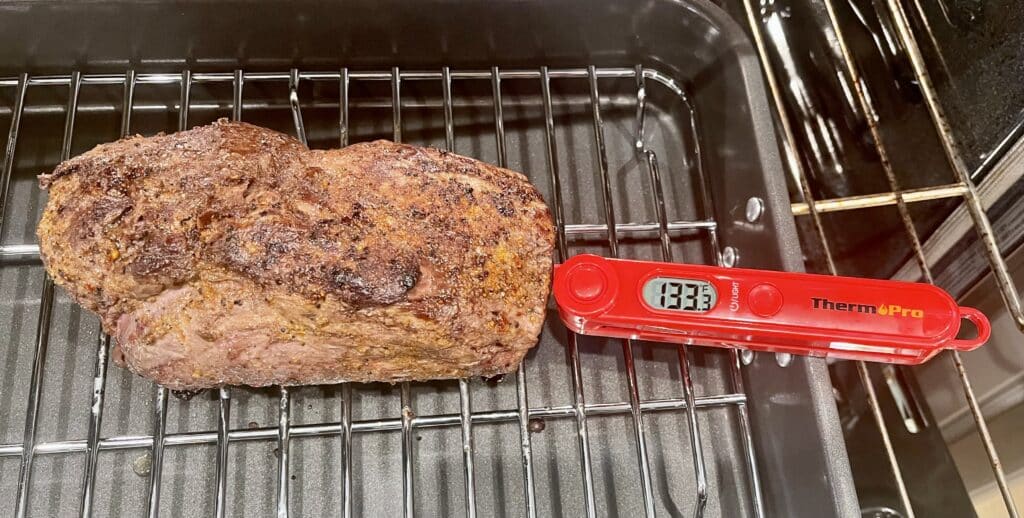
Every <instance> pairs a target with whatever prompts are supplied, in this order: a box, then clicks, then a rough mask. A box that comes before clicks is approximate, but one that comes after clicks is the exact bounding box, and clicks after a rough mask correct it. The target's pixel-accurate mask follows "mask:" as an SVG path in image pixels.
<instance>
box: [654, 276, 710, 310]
mask: <svg viewBox="0 0 1024 518" xmlns="http://www.w3.org/2000/svg"><path fill="white" fill-rule="evenodd" d="M643 298H644V302H646V303H647V304H648V305H649V306H651V307H653V308H656V309H668V310H672V311H688V312H692V313H704V312H706V311H710V310H711V308H713V307H714V306H715V302H716V301H717V300H718V293H717V292H715V287H714V286H713V285H712V284H711V283H710V282H707V281H700V280H696V279H674V278H670V277H655V278H653V279H651V280H649V281H647V284H645V285H644V289H643Z"/></svg>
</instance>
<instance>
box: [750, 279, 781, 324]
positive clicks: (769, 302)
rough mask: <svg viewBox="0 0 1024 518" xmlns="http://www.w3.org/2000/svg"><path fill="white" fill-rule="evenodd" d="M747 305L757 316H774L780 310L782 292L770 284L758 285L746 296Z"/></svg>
mask: <svg viewBox="0 0 1024 518" xmlns="http://www.w3.org/2000/svg"><path fill="white" fill-rule="evenodd" d="M747 305H749V306H750V311H751V312H753V313H754V314H755V315H757V316H760V317H765V318H767V317H770V316H774V315H775V314H776V313H778V312H779V311H780V310H781V309H782V292H781V291H779V289H778V288H776V287H775V286H772V285H771V284H758V285H757V286H754V287H753V288H752V289H751V290H750V294H749V295H747Z"/></svg>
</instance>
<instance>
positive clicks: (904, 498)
mask: <svg viewBox="0 0 1024 518" xmlns="http://www.w3.org/2000/svg"><path fill="white" fill-rule="evenodd" d="M823 1H824V6H825V8H826V12H827V15H828V19H829V22H830V24H831V27H832V30H833V31H834V32H835V35H836V39H837V43H838V45H839V49H840V54H841V57H842V65H843V69H842V70H841V71H840V73H842V74H844V75H845V76H847V78H848V79H849V80H850V84H852V85H853V90H854V92H853V93H854V95H855V97H856V101H857V104H858V108H859V109H860V110H861V111H862V112H863V114H865V115H866V117H865V120H866V121H867V123H868V129H869V131H870V135H871V141H872V144H873V145H874V148H875V150H876V151H877V153H878V157H879V162H880V163H881V165H882V169H883V171H884V172H885V176H886V181H887V182H888V185H889V188H890V189H891V192H888V193H879V194H872V195H864V196H852V197H847V198H839V199H830V200H815V199H814V196H813V194H812V191H811V188H810V181H809V180H808V178H809V176H808V174H807V171H806V170H805V167H804V164H803V162H802V161H801V160H800V158H799V156H798V154H797V153H798V152H797V150H796V147H795V143H796V139H795V136H794V132H793V129H792V124H791V122H790V120H789V115H788V114H787V113H786V111H785V109H784V108H783V106H784V105H783V100H782V96H781V90H780V85H779V84H778V81H777V80H776V78H775V74H774V72H773V71H772V66H771V64H770V63H771V61H770V57H769V54H768V51H767V47H766V44H765V37H764V35H763V27H762V25H761V21H760V20H759V18H758V16H757V14H756V12H757V11H756V7H755V6H754V5H753V2H752V1H751V0H743V5H744V8H745V9H746V13H747V23H748V26H749V28H750V31H751V33H752V35H753V37H754V43H755V46H756V47H757V52H758V54H759V57H760V59H761V62H762V63H763V64H764V67H763V69H764V72H765V76H766V78H767V80H768V86H769V89H770V90H771V93H772V97H773V100H774V104H775V108H776V117H777V118H776V120H777V121H778V123H779V127H780V130H781V134H782V138H783V151H784V155H785V158H786V160H785V162H786V165H787V167H788V168H789V169H790V170H791V172H793V173H794V177H796V178H797V179H798V183H799V188H800V192H801V194H802V196H803V200H802V201H799V202H796V203H794V204H793V213H794V214H796V215H798V216H803V215H807V216H810V217H811V220H812V223H813V227H814V230H815V232H816V234H817V238H818V241H819V242H820V244H821V247H822V249H823V252H824V255H825V260H826V263H827V267H828V270H829V273H831V274H832V275H837V274H838V273H839V272H838V271H837V269H836V264H835V261H834V260H833V255H832V250H831V244H830V240H829V238H828V236H827V235H826V231H825V227H824V225H823V224H822V220H821V217H820V214H821V213H824V212H836V211H849V210H859V209H866V208H871V207H881V206H893V205H895V206H896V209H897V211H898V213H899V216H900V220H901V223H902V225H903V228H904V231H905V233H906V235H907V239H908V241H909V243H910V245H911V249H912V251H913V257H914V261H915V262H916V263H917V266H918V268H919V271H920V276H921V279H923V280H924V281H925V282H928V283H932V284H934V283H935V278H934V276H933V275H932V271H931V268H930V266H929V264H928V259H927V257H926V255H925V252H924V249H923V247H922V240H921V237H920V236H919V234H918V232H917V229H916V227H915V226H914V222H913V220H912V219H911V216H910V211H909V209H908V204H910V203H915V202H923V201H930V200H937V199H944V198H953V197H960V198H962V199H963V205H964V207H966V210H967V212H968V213H969V215H970V218H971V220H972V222H973V226H974V229H975V230H976V231H977V233H978V236H979V238H980V240H981V242H982V243H983V245H984V250H985V253H986V258H987V259H988V262H989V266H990V268H991V271H992V274H993V276H994V278H995V280H996V284H997V285H998V286H999V290H1000V293H1001V295H1002V298H1003V302H1004V304H1005V305H1006V308H1007V310H1008V311H1009V313H1010V315H1011V316H1012V318H1013V319H1014V320H1015V321H1016V323H1017V326H1018V327H1019V328H1020V329H1021V330H1022V331H1024V309H1022V305H1021V298H1020V295H1019V293H1018V292H1017V288H1016V286H1015V284H1014V282H1013V279H1012V278H1011V276H1010V273H1009V270H1008V268H1007V265H1006V260H1005V258H1004V257H1003V255H1002V253H1001V251H1000V249H999V244H998V243H997V242H996V239H995V235H994V233H993V230H992V226H991V224H990V222H989V219H988V216H987V215H986V213H985V209H984V206H983V204H982V202H981V198H980V196H979V194H978V190H977V188H976V186H975V185H974V182H973V181H972V180H971V174H970V171H969V170H968V168H967V165H966V164H965V162H964V160H963V158H962V157H961V155H960V151H959V147H958V145H957V142H956V138H955V137H954V135H953V134H952V132H951V130H950V126H949V124H948V122H947V120H946V116H945V113H944V111H943V108H942V105H941V104H940V103H939V100H938V95H937V93H936V90H935V86H934V85H933V84H932V81H931V78H930V76H929V73H928V69H927V67H926V65H925V62H924V58H923V56H922V54H921V50H920V46H919V45H918V43H917V39H916V37H915V36H914V32H913V30H912V29H911V26H910V23H909V21H908V18H907V14H906V12H905V9H904V6H903V4H902V3H901V2H900V1H899V0H886V5H887V7H888V10H889V12H890V13H891V15H892V19H893V21H894V25H895V27H896V33H897V36H898V38H899V40H900V42H901V44H902V45H903V47H904V48H905V49H906V51H907V54H908V57H909V60H910V63H911V66H912V68H913V72H914V76H915V78H916V80H917V83H918V85H919V87H920V89H921V92H922V94H923V97H924V100H925V104H926V106H927V108H928V113H929V115H930V116H931V119H932V122H933V124H934V127H935V131H936V134H937V135H938V138H939V141H940V143H941V144H942V148H943V151H944V152H945V154H946V158H947V160H948V162H949V165H950V167H951V169H952V171H953V175H954V178H955V180H956V182H955V183H953V184H948V185H937V186H932V187H925V188H919V189H912V190H903V189H901V187H900V182H899V180H898V176H897V172H896V171H895V170H894V168H893V166H892V163H891V162H890V161H889V158H888V157H889V154H888V152H887V150H886V145H885V142H884V140H883V138H882V134H881V132H880V130H879V123H878V115H877V112H876V111H875V108H874V106H873V104H872V101H871V97H870V95H868V93H867V92H866V91H865V89H866V88H867V86H866V85H865V83H864V82H863V81H862V78H861V72H860V69H859V67H858V65H857V62H856V60H855V59H854V57H853V54H852V52H851V50H850V49H849V48H848V45H847V41H846V38H845V36H844V34H843V28H842V24H841V23H840V22H839V18H838V17H837V14H836V10H835V6H834V2H833V0H823ZM912 3H913V4H914V5H915V6H917V9H918V11H919V12H921V11H920V4H919V2H918V1H917V0H914V1H913V2H912ZM948 355H949V357H950V359H951V361H952V364H953V368H954V370H955V371H956V374H957V377H958V378H959V379H960V382H961V384H962V386H963V391H964V396H965V398H966V400H967V404H968V407H969V408H970V411H971V414H972V416H973V417H974V421H975V425H976V429H977V432H978V435H979V436H980V438H981V442H982V445H983V446H984V449H985V454H986V456H987V457H988V462H989V464H990V466H991V468H992V473H993V476H994V478H995V481H996V485H997V486H998V488H999V491H1000V493H1001V495H1002V499H1003V503H1004V505H1005V507H1006V511H1007V513H1008V514H1009V515H1010V516H1011V517H1012V518H1017V517H1018V516H1020V512H1019V510H1018V508H1017V504H1016V502H1015V501H1014V499H1013V496H1012V494H1011V493H1010V489H1009V486H1008V484H1007V480H1006V473H1005V471H1004V470H1003V466H1002V463H1001V462H1000V460H999V454H998V452H997V451H996V449H995V444H994V443H993V441H992V436H991V434H990V433H989V429H988V424H987V422H986V420H985V417H984V415H983V414H982V411H981V406H980V404H979V402H978V398H977V397H976V395H975V393H974V390H973V388H972V386H971V381H970V378H969V376H968V373H967V371H966V369H965V367H964V363H963V360H962V358H961V354H960V353H959V352H958V351H950V352H949V353H948ZM857 370H858V374H859V377H860V380H861V383H862V384H863V386H864V389H865V391H866V394H867V398H868V403H869V407H870V409H871V413H872V415H873V417H874V419H875V423H876V425H877V427H878V431H879V434H880V435H881V438H882V442H883V445H884V448H885V452H886V457H887V459H888V461H889V464H890V467H891V470H892V473H893V476H894V479H895V482H896V485H897V490H898V494H899V497H900V501H901V502H900V503H901V504H902V506H903V508H904V512H905V513H906V516H908V517H913V516H914V515H915V514H914V508H913V505H912V503H911V498H910V495H909V494H908V492H907V487H906V483H905V481H904V477H903V474H902V472H901V469H900V463H899V460H898V459H897V456H896V452H895V450H894V448H893V445H892V441H891V439H890V434H889V431H888V429H887V427H886V424H885V421H884V419H883V417H882V412H881V408H880V406H879V401H878V396H877V394H876V393H875V390H874V385H873V383H872V380H871V376H870V373H869V371H868V369H867V366H866V365H865V364H864V363H863V362H860V363H859V364H858V367H857Z"/></svg>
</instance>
